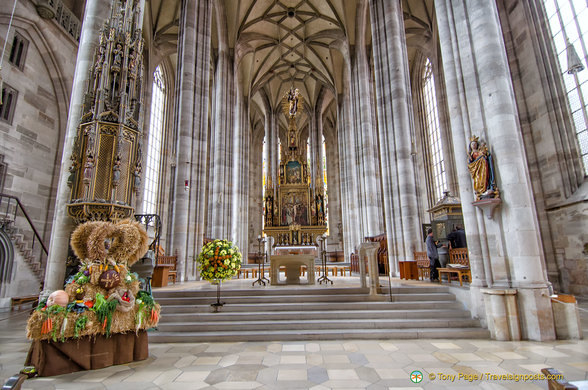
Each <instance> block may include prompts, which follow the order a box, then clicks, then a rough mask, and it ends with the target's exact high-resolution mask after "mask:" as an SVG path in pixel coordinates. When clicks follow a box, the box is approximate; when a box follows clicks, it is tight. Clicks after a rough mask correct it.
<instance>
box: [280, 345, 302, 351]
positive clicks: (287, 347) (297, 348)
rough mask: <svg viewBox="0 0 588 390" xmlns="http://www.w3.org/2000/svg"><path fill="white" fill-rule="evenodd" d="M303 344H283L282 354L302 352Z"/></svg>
mask: <svg viewBox="0 0 588 390" xmlns="http://www.w3.org/2000/svg"><path fill="white" fill-rule="evenodd" d="M304 348H305V346H304V344H284V345H282V352H304Z"/></svg>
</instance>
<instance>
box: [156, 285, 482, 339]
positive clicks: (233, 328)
mask: <svg viewBox="0 0 588 390" xmlns="http://www.w3.org/2000/svg"><path fill="white" fill-rule="evenodd" d="M384 292H385V294H382V295H379V296H377V297H376V299H370V298H369V295H368V289H362V288H353V287H350V288H336V287H330V286H329V287H325V286H316V287H310V286H309V287H307V288H289V287H286V286H284V287H279V288H274V287H272V288H265V289H261V288H252V289H248V290H232V289H223V290H222V293H221V301H222V302H224V303H225V305H224V306H223V307H222V308H221V309H220V311H219V312H218V313H215V312H214V311H213V310H212V308H211V307H210V304H211V303H214V302H216V290H213V289H211V290H193V291H169V290H168V291H166V290H159V291H157V290H156V291H154V292H153V296H154V298H155V299H156V301H157V302H158V303H160V304H161V306H162V314H161V320H160V322H159V327H158V330H157V331H155V332H150V334H149V339H150V342H154V343H173V342H210V341H278V340H279V341H288V340H343V339H417V338H429V339H432V338H460V339H463V338H472V339H479V338H489V337H490V334H489V332H488V330H486V329H484V328H482V327H481V326H480V323H479V321H478V320H476V319H472V318H471V316H470V313H469V311H467V310H465V309H464V308H463V305H462V304H461V303H459V302H457V301H456V300H455V296H454V295H452V294H450V293H449V290H448V288H447V287H442V286H430V287H429V286H423V287H421V286H397V287H392V301H391V299H390V295H389V293H388V292H389V290H387V289H385V290H384Z"/></svg>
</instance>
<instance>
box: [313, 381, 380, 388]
mask: <svg viewBox="0 0 588 390" xmlns="http://www.w3.org/2000/svg"><path fill="white" fill-rule="evenodd" d="M369 384H370V383H369V382H365V381H360V380H334V379H331V380H328V381H326V382H325V383H323V386H327V387H330V388H331V389H333V390H335V389H346V390H350V389H362V390H363V389H365V388H366V387H367V386H369Z"/></svg>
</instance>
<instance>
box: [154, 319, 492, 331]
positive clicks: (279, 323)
mask: <svg viewBox="0 0 588 390" xmlns="http://www.w3.org/2000/svg"><path fill="white" fill-rule="evenodd" d="M479 326H480V323H479V321H478V320H474V319H470V318H462V319H449V318H445V319H438V318H437V319H434V318H424V319H388V318H386V319H372V318H368V319H349V318H345V319H338V320H335V319H329V320H303V321H300V320H271V321H268V320H259V321H239V329H240V330H243V331H245V330H264V329H266V330H312V329H315V330H320V329H341V330H349V329H408V328H469V327H479ZM234 329H235V324H234V323H232V322H226V321H225V322H220V321H210V322H172V323H160V324H159V326H158V330H159V331H160V332H210V331H231V330H234Z"/></svg>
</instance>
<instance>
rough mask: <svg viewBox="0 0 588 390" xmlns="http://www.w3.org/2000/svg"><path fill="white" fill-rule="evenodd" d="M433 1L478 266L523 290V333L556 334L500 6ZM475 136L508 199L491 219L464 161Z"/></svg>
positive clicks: (492, 281) (492, 280)
mask: <svg viewBox="0 0 588 390" xmlns="http://www.w3.org/2000/svg"><path fill="white" fill-rule="evenodd" d="M435 5H436V9H437V19H438V21H439V39H440V45H441V51H442V56H443V68H444V72H445V79H446V84H447V91H448V94H447V100H448V103H449V107H450V111H451V115H450V120H451V125H452V133H453V144H454V150H455V158H456V166H457V171H458V180H459V186H460V197H461V200H462V206H463V210H464V221H465V225H466V230H467V231H468V245H473V247H472V248H470V258H471V261H470V263H471V267H472V271H474V275H478V277H480V276H482V275H484V276H485V278H486V280H487V282H488V284H489V285H490V286H491V287H495V288H496V287H499V288H507V287H513V288H516V289H517V297H518V298H517V299H518V303H519V305H518V306H519V314H520V318H521V331H522V336H523V338H525V339H532V340H552V339H554V338H555V331H554V324H553V314H552V310H551V302H550V298H549V291H548V285H547V275H546V269H545V262H544V260H543V258H542V250H541V243H540V238H539V237H540V233H539V225H538V221H537V217H536V215H535V205H534V201H533V196H532V193H531V189H532V185H531V183H530V176H529V173H528V169H527V164H526V160H525V151H524V147H523V140H522V135H521V129H520V124H519V118H518V113H517V109H516V102H515V100H514V92H513V87H512V80H511V77H510V71H509V66H508V61H507V58H506V50H505V46H504V40H503V37H502V31H501V28H500V22H499V17H498V11H497V9H496V4H495V3H494V2H488V1H484V0H468V1H464V0H442V1H438V2H436V3H435ZM472 42H476V44H475V45H473V44H472ZM465 102H467V104H465ZM471 135H477V136H480V138H482V139H483V140H485V141H486V142H487V143H488V145H489V147H490V149H491V151H492V153H493V155H494V164H495V168H496V180H497V184H498V187H499V189H500V191H501V196H502V204H501V206H500V208H499V209H498V210H497V211H496V212H494V218H493V219H491V220H490V219H488V218H486V217H485V216H484V214H483V213H482V210H476V209H474V206H472V205H471V204H470V201H469V200H473V199H474V196H473V191H472V185H471V178H470V177H469V173H468V171H467V167H466V165H465V163H464V161H467V160H466V148H467V145H468V143H469V141H468V140H469V137H470V136H471ZM470 237H471V238H472V241H471V243H470ZM480 258H481V259H480ZM480 268H481V270H480ZM474 282H476V280H474ZM480 282H481V281H480ZM480 282H478V283H476V284H474V286H473V287H474V289H475V288H476V287H477V286H479V284H480ZM474 295H476V296H477V295H479V294H478V293H476V292H474Z"/></svg>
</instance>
